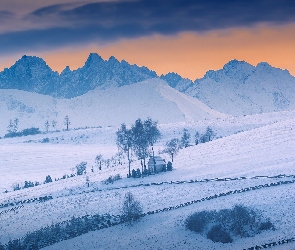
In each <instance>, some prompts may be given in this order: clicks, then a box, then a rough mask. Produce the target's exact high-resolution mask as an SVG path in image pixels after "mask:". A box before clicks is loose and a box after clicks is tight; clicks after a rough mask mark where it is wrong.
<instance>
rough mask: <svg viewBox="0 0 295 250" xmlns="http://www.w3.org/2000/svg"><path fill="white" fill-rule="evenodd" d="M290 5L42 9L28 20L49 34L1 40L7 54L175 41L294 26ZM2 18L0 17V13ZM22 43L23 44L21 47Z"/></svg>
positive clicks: (158, 2)
mask: <svg viewBox="0 0 295 250" xmlns="http://www.w3.org/2000/svg"><path fill="white" fill-rule="evenodd" d="M294 13H295V1H293V0H247V1H246V0H225V1H221V0H202V1H201V0H133V1H112V2H97V3H90V4H84V5H81V4H80V5H79V6H77V4H75V5H71V4H61V5H52V6H48V7H44V8H41V9H38V10H36V11H34V12H32V13H31V14H30V15H28V16H27V17H26V20H31V21H32V22H35V23H38V22H40V23H45V22H47V21H48V20H50V24H51V28H47V29H39V30H31V31H23V32H14V33H6V34H2V35H0V51H1V50H3V49H1V47H2V48H3V47H6V51H8V50H13V49H21V48H22V47H25V46H29V47H30V46H35V47H43V46H44V47H57V46H62V45H68V44H79V43H85V42H86V43H87V42H89V43H90V42H95V41H99V42H103V41H112V40H116V39H118V38H130V37H140V36H146V35H150V34H155V33H156V34H165V35H173V34H177V33H179V32H182V31H192V32H204V31H210V30H216V29H225V28H234V27H249V26H254V25H256V24H259V23H270V24H282V23H289V22H294V21H295V14H294ZM0 17H1V12H0ZM19 41H21V42H19Z"/></svg>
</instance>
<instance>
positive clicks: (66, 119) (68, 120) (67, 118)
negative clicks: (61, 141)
mask: <svg viewBox="0 0 295 250" xmlns="http://www.w3.org/2000/svg"><path fill="white" fill-rule="evenodd" d="M64 124H65V125H66V130H67V131H68V130H69V125H70V124H71V122H70V118H69V117H68V116H66V117H65V120H64Z"/></svg>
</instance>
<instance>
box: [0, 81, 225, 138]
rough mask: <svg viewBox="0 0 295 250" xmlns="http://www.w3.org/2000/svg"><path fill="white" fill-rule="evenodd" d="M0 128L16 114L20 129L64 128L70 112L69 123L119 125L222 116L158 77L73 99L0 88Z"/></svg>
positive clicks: (2, 129)
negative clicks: (54, 124)
mask: <svg viewBox="0 0 295 250" xmlns="http://www.w3.org/2000/svg"><path fill="white" fill-rule="evenodd" d="M0 103H1V112H2V114H4V116H3V117H5V119H2V120H1V124H0V126H1V127H0V132H1V134H3V133H5V130H6V127H7V126H8V124H9V119H14V118H16V117H17V118H19V120H20V123H19V125H20V129H22V128H27V127H31V126H34V127H39V128H40V130H44V124H45V122H46V120H49V121H50V122H51V121H52V120H55V121H57V123H58V124H57V128H59V129H63V128H64V117H65V116H66V115H68V116H69V118H70V120H71V127H75V128H77V127H85V126H88V127H89V126H99V125H101V126H109V125H114V126H118V125H120V124H121V123H123V122H124V123H127V124H131V123H133V122H134V121H135V120H136V119H137V118H142V119H146V118H147V117H151V118H152V119H154V120H158V121H159V122H160V123H174V122H183V121H191V120H201V119H211V118H212V119H214V118H218V117H225V116H226V115H225V114H222V113H220V112H217V111H214V110H212V109H210V108H208V107H207V106H206V105H204V104H203V103H201V102H200V101H198V100H197V99H194V98H192V97H189V96H186V95H184V94H182V93H180V92H178V91H176V90H174V89H172V88H171V87H169V86H168V85H167V83H166V82H165V81H163V80H160V79H158V78H154V79H150V80H146V81H143V82H140V83H136V84H131V85H125V86H122V87H112V88H107V89H100V88H96V89H95V90H93V91H89V92H88V93H86V94H85V95H82V96H79V97H76V98H72V99H57V98H54V97H51V96H44V95H39V94H36V93H30V92H25V91H19V90H0Z"/></svg>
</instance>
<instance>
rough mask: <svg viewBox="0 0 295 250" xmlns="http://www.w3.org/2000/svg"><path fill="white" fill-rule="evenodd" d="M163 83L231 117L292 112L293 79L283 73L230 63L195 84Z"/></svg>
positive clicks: (294, 105)
mask: <svg viewBox="0 0 295 250" xmlns="http://www.w3.org/2000/svg"><path fill="white" fill-rule="evenodd" d="M162 78H163V79H165V80H166V81H168V83H169V84H170V85H171V86H173V87H174V88H175V89H178V90H179V91H181V92H184V93H185V94H188V95H190V96H193V97H196V98H198V99H199V100H201V101H202V102H204V103H205V104H206V105H208V106H209V107H211V108H213V109H215V110H218V111H220V112H223V113H227V114H231V115H245V114H257V113H266V112H273V111H281V110H294V109H295V78H294V77H293V76H292V75H290V73H289V72H288V71H287V70H281V69H278V68H274V67H272V66H270V65H269V64H268V63H259V64H258V65H257V66H252V65H250V64H249V63H247V62H244V61H237V60H232V61H230V62H229V63H227V64H226V65H224V67H223V68H222V69H220V70H217V71H214V70H209V71H208V72H207V73H206V75H205V76H204V77H203V78H201V79H197V80H196V81H195V82H189V80H184V79H177V77H176V76H174V77H172V75H171V74H170V75H167V76H163V77H162Z"/></svg>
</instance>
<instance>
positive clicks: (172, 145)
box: [163, 126, 216, 162]
mask: <svg viewBox="0 0 295 250" xmlns="http://www.w3.org/2000/svg"><path fill="white" fill-rule="evenodd" d="M215 136H216V133H215V132H214V131H213V129H212V128H211V127H209V126H208V127H207V128H206V131H205V133H203V134H200V133H199V132H198V131H197V132H196V133H195V135H194V142H195V145H198V144H199V143H205V142H209V141H212V140H213V139H214V137H215ZM189 146H191V135H190V133H189V131H188V130H187V129H186V128H184V129H183V134H182V137H181V139H178V138H173V139H171V140H169V141H167V142H166V145H165V148H164V150H163V153H167V154H169V155H170V156H171V160H172V162H173V157H174V156H175V155H176V154H177V153H178V151H179V150H180V149H181V148H187V147H189Z"/></svg>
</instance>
